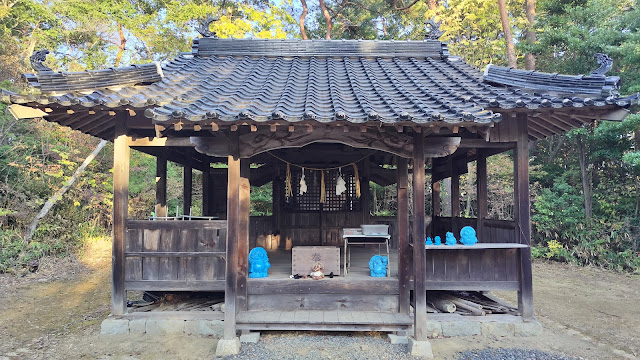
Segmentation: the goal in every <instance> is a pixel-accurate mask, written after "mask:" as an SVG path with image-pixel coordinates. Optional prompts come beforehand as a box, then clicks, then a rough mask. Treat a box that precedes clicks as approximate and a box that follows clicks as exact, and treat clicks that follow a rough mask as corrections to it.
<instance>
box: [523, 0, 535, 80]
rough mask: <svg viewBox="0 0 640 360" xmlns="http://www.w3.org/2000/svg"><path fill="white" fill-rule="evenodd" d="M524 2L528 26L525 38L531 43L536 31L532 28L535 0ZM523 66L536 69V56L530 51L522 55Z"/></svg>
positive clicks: (533, 40)
mask: <svg viewBox="0 0 640 360" xmlns="http://www.w3.org/2000/svg"><path fill="white" fill-rule="evenodd" d="M525 4H526V13H527V22H529V27H528V28H527V32H526V34H525V39H526V40H527V42H528V43H529V45H533V44H535V43H536V31H535V28H534V25H535V21H536V0H525ZM524 68H525V69H526V70H535V69H536V57H535V56H534V55H533V54H532V53H530V52H528V53H526V54H525V55H524Z"/></svg>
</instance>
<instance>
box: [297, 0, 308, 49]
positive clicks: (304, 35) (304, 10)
mask: <svg viewBox="0 0 640 360" xmlns="http://www.w3.org/2000/svg"><path fill="white" fill-rule="evenodd" d="M300 3H301V4H302V14H300V21H299V22H298V26H300V35H301V36H302V40H309V38H308V37H307V30H306V29H305V28H304V20H305V19H306V18H307V14H308V13H309V9H308V8H307V0H300Z"/></svg>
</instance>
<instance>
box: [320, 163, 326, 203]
mask: <svg viewBox="0 0 640 360" xmlns="http://www.w3.org/2000/svg"><path fill="white" fill-rule="evenodd" d="M326 202H327V189H326V188H325V185H324V170H320V203H321V204H324V203H326Z"/></svg>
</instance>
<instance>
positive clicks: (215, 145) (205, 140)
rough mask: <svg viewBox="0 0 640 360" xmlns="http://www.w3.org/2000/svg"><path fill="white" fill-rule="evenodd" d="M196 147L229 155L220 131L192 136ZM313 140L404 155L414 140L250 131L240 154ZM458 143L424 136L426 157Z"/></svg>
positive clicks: (242, 137) (243, 137)
mask: <svg viewBox="0 0 640 360" xmlns="http://www.w3.org/2000/svg"><path fill="white" fill-rule="evenodd" d="M190 141H191V143H192V144H194V146H195V148H196V150H197V151H198V152H200V153H203V154H207V155H209V156H218V157H219V156H227V155H229V139H228V138H227V136H226V135H224V134H223V133H216V134H214V135H213V136H210V137H191V139H190ZM315 142H324V143H341V144H345V145H348V146H352V147H355V148H364V149H374V150H381V151H385V152H388V153H391V154H394V155H398V156H401V157H403V158H410V157H412V155H413V145H414V140H413V138H412V137H411V136H408V135H406V134H402V133H396V132H389V133H384V132H379V131H376V132H373V131H368V132H349V133H344V132H341V131H334V129H332V128H326V129H317V130H315V129H314V131H313V132H307V131H294V132H288V131H275V132H253V133H248V134H243V135H240V136H239V156H240V157H241V158H249V157H251V156H254V155H257V154H260V153H263V152H266V151H270V150H275V149H283V148H298V147H303V146H305V145H309V144H311V143H315ZM459 145H460V138H459V137H432V138H425V139H424V153H425V157H429V158H431V157H443V156H447V155H450V154H452V153H453V152H455V151H456V149H457V148H458V146H459Z"/></svg>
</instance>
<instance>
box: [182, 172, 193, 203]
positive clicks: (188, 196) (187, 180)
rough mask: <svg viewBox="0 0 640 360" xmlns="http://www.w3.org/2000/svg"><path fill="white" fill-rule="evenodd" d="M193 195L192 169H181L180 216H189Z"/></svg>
mask: <svg viewBox="0 0 640 360" xmlns="http://www.w3.org/2000/svg"><path fill="white" fill-rule="evenodd" d="M192 195H193V169H192V168H191V166H185V167H183V168H182V214H184V215H191V202H192Z"/></svg>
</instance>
